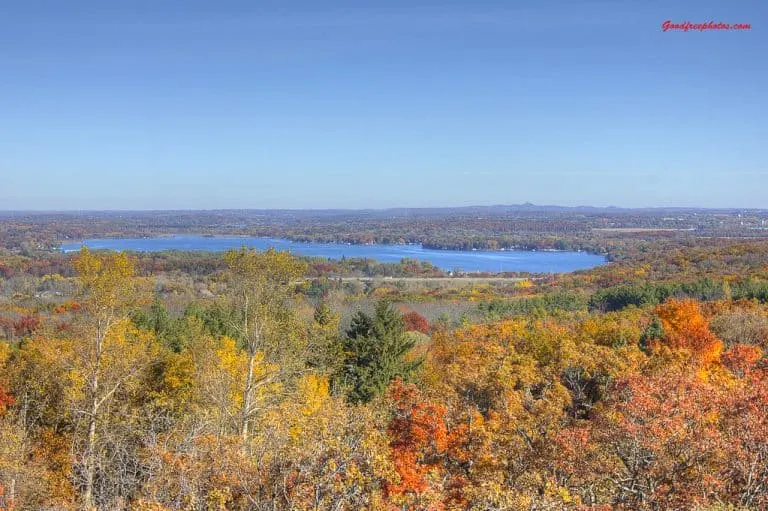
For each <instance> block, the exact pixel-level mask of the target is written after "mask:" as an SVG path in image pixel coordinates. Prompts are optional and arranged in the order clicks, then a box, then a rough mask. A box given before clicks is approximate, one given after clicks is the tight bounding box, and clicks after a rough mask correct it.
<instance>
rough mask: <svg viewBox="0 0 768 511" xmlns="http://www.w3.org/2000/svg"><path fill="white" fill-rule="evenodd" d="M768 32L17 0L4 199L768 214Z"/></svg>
mask: <svg viewBox="0 0 768 511" xmlns="http://www.w3.org/2000/svg"><path fill="white" fill-rule="evenodd" d="M666 20H671V21H672V22H673V23H681V22H684V21H690V22H692V23H699V22H707V21H714V22H724V23H749V24H751V25H752V28H751V30H745V31H703V32H701V31H688V32H683V31H679V30H667V31H663V30H662V24H663V22H664V21H666ZM766 22H768V2H765V1H760V0H755V1H749V2H747V1H740V0H734V1H729V2H723V1H716V2H713V1H709V0H696V1H685V2H682V1H675V0H663V1H662V0H643V1H639V0H638V1H628V0H610V1H609V0H601V1H581V0H561V1H550V0H529V1H515V2H513V1H493V2H492V1H484V0H477V1H464V2H462V1H456V0H451V1H439V2H438V1H429V2H427V1H421V0H387V1H379V0H366V1H359V0H357V1H348V2H343V1H339V0H326V1H317V0H312V1H304V2H297V1H291V0H281V1H268V0H259V1H252V0H248V1H227V0H217V1H213V0H209V1H200V0H184V1H181V0H178V1H166V0H130V1H129V0H110V1H103V0H99V1H76V0H70V1H67V2H62V1H59V0H52V1H47V2H44V1H39V0H8V1H4V2H0V209H3V210H52V209H55V210H61V209H68V210H87V209H230V208H256V209H261V208H387V207H438V206H462V205H490V204H517V203H523V202H533V203H536V204H557V205H595V206H609V205H615V206H624V207H647V206H701V207H744V208H747V207H755V208H768V193H766V190H768V98H767V97H766V93H767V92H768V33H766Z"/></svg>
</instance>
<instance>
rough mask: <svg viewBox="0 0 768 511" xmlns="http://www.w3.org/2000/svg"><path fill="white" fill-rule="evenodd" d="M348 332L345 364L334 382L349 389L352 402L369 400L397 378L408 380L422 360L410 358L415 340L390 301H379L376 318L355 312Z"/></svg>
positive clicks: (345, 342) (348, 397)
mask: <svg viewBox="0 0 768 511" xmlns="http://www.w3.org/2000/svg"><path fill="white" fill-rule="evenodd" d="M346 334H347V335H346V339H345V340H344V365H343V367H342V368H341V371H340V372H339V373H338V374H337V375H336V378H335V380H336V381H335V385H336V386H337V387H340V388H345V389H347V399H349V401H351V402H353V403H367V402H369V401H370V400H371V399H373V398H374V397H376V396H378V395H380V394H382V393H383V392H384V390H385V389H386V388H387V386H388V385H389V382H390V381H392V380H393V379H395V378H398V377H399V378H401V379H403V380H406V381H407V380H408V379H409V378H410V376H411V375H412V374H413V372H414V371H415V370H416V369H418V367H419V366H420V365H421V363H422V360H421V359H416V360H407V357H406V356H407V354H408V353H409V352H410V350H411V349H412V348H413V346H414V344H415V343H414V341H411V340H408V338H407V337H406V335H405V324H404V322H403V318H402V317H401V316H400V314H399V313H398V312H397V311H396V310H395V309H394V308H393V307H392V305H391V303H390V302H389V301H387V300H381V301H379V302H378V303H377V304H376V309H375V312H374V316H373V318H371V317H370V316H369V315H367V314H365V313H364V312H362V311H358V312H357V313H355V315H354V316H353V318H352V323H351V325H350V327H349V329H348V330H347V332H346Z"/></svg>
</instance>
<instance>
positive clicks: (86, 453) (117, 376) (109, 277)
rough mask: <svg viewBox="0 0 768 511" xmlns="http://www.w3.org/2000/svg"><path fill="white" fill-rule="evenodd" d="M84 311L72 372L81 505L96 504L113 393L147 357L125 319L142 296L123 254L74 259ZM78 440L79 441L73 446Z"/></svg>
mask: <svg viewBox="0 0 768 511" xmlns="http://www.w3.org/2000/svg"><path fill="white" fill-rule="evenodd" d="M73 264H74V267H75V270H76V271H77V274H78V283H79V286H80V288H79V293H80V304H81V307H82V312H81V315H80V318H79V319H80V321H79V322H78V324H77V327H76V329H75V337H74V339H73V342H72V351H71V364H72V373H73V375H74V377H75V381H76V382H77V383H78V385H77V386H78V387H79V388H80V389H81V390H82V392H81V394H80V395H79V396H76V399H75V408H76V409H75V413H76V416H78V417H82V418H83V419H84V423H85V428H84V433H83V434H82V436H79V438H78V439H76V444H80V445H79V446H77V445H76V447H79V448H80V449H82V458H81V460H82V461H81V462H80V463H81V464H82V467H81V471H82V478H83V480H82V485H83V491H82V506H83V508H84V509H93V508H94V507H95V505H96V496H95V494H94V481H95V477H96V473H97V469H98V466H99V461H100V460H99V458H100V457H101V455H102V454H103V453H102V452H101V450H100V448H99V428H100V427H101V428H103V427H104V422H105V420H104V419H105V417H104V415H105V413H106V410H107V409H108V405H109V404H110V403H111V402H112V401H113V399H114V397H115V395H116V394H117V393H118V391H120V390H121V389H123V387H124V386H125V385H126V384H127V383H128V382H129V381H130V380H131V379H132V378H134V377H135V376H136V375H137V374H138V373H139V372H140V371H141V369H142V368H143V367H145V365H146V364H147V363H148V362H149V360H150V358H151V356H150V355H151V354H150V352H149V351H150V343H149V341H148V339H147V335H148V334H143V333H139V332H137V331H136V330H135V329H133V328H132V327H131V324H130V321H129V320H128V319H127V312H128V309H129V307H130V306H132V305H133V304H135V303H136V302H137V300H138V299H139V297H140V286H139V283H138V279H136V277H135V266H134V261H133V260H132V259H131V258H130V257H129V256H127V255H126V254H124V253H111V254H103V255H101V254H99V255H96V254H92V253H91V252H89V251H88V249H87V248H85V247H84V248H83V249H82V250H81V252H80V254H79V255H78V256H77V257H76V258H75V260H74V262H73ZM77 440H80V441H79V442H77Z"/></svg>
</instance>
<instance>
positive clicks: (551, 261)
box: [61, 236, 606, 273]
mask: <svg viewBox="0 0 768 511" xmlns="http://www.w3.org/2000/svg"><path fill="white" fill-rule="evenodd" d="M82 245H85V246H87V247H88V248H90V249H94V250H102V249H105V250H129V251H136V252H159V251H163V250H203V251H211V252H220V251H224V250H229V249H231V248H240V247H242V246H244V245H245V246H248V247H253V248H256V249H258V250H266V249H267V248H269V247H275V248H276V249H277V250H290V251H291V252H292V253H294V254H297V255H303V256H310V257H325V258H329V259H340V258H341V257H347V258H353V257H354V258H357V257H360V258H368V259H373V260H375V261H381V262H385V263H397V262H400V260H401V259H403V258H409V259H418V260H420V261H429V262H430V263H432V264H433V265H435V266H437V267H438V268H442V269H444V270H453V269H456V268H460V269H461V270H463V271H485V272H499V271H527V272H533V273H562V272H569V271H575V270H584V269H589V268H594V267H595V266H599V265H601V264H604V263H605V262H606V261H605V258H604V257H603V256H599V255H594V254H588V253H586V252H528V251H522V250H506V251H481V250H477V251H475V250H472V251H466V250H431V249H425V248H422V247H421V246H420V245H346V244H341V243H299V242H294V241H288V240H284V239H275V238H246V237H213V238H211V237H205V236H173V237H165V238H124V239H89V240H85V241H82V242H77V243H67V244H64V245H62V247H61V250H62V251H63V252H71V251H75V250H80V247H81V246H82Z"/></svg>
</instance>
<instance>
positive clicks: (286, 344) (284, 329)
mask: <svg viewBox="0 0 768 511" xmlns="http://www.w3.org/2000/svg"><path fill="white" fill-rule="evenodd" d="M225 259H226V262H227V266H228V267H229V269H230V272H231V277H232V298H233V301H234V305H235V307H236V308H237V311H238V323H237V324H236V325H234V327H235V330H236V331H237V332H238V335H239V337H240V340H241V342H242V346H243V348H244V350H245V352H246V354H247V356H248V361H247V367H246V375H245V379H244V381H243V386H242V392H241V393H242V405H241V409H240V428H239V429H240V437H241V439H242V441H243V444H244V445H245V443H246V442H247V440H248V436H249V428H250V424H251V421H252V419H253V416H254V414H255V412H256V411H257V406H256V403H255V399H254V397H255V394H256V393H257V392H258V389H259V388H260V387H263V386H266V385H271V384H273V383H275V382H276V381H277V380H278V379H279V377H280V376H281V374H282V371H283V370H286V369H288V368H289V365H288V364H286V363H285V360H286V358H287V357H288V356H290V355H291V354H294V352H295V350H296V349H297V346H296V343H295V342H294V341H295V336H292V335H291V333H290V330H291V328H290V325H291V323H292V314H291V309H290V307H289V301H290V290H291V285H292V282H293V281H294V280H296V279H298V278H300V277H302V276H303V275H304V274H305V272H306V264H305V263H303V262H301V261H299V260H298V259H296V258H294V257H293V256H291V254H290V253H288V252H278V251H276V250H274V249H269V250H267V251H266V252H257V251H256V250H253V249H246V248H242V249H240V250H231V251H229V252H227V254H226V256H225ZM262 355H266V356H267V357H268V358H269V359H270V361H277V359H280V360H279V361H280V362H282V363H281V364H280V366H279V367H278V368H276V369H275V370H274V371H268V372H266V373H263V374H261V375H257V374H256V366H257V365H258V364H257V362H258V361H259V357H260V356H262Z"/></svg>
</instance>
